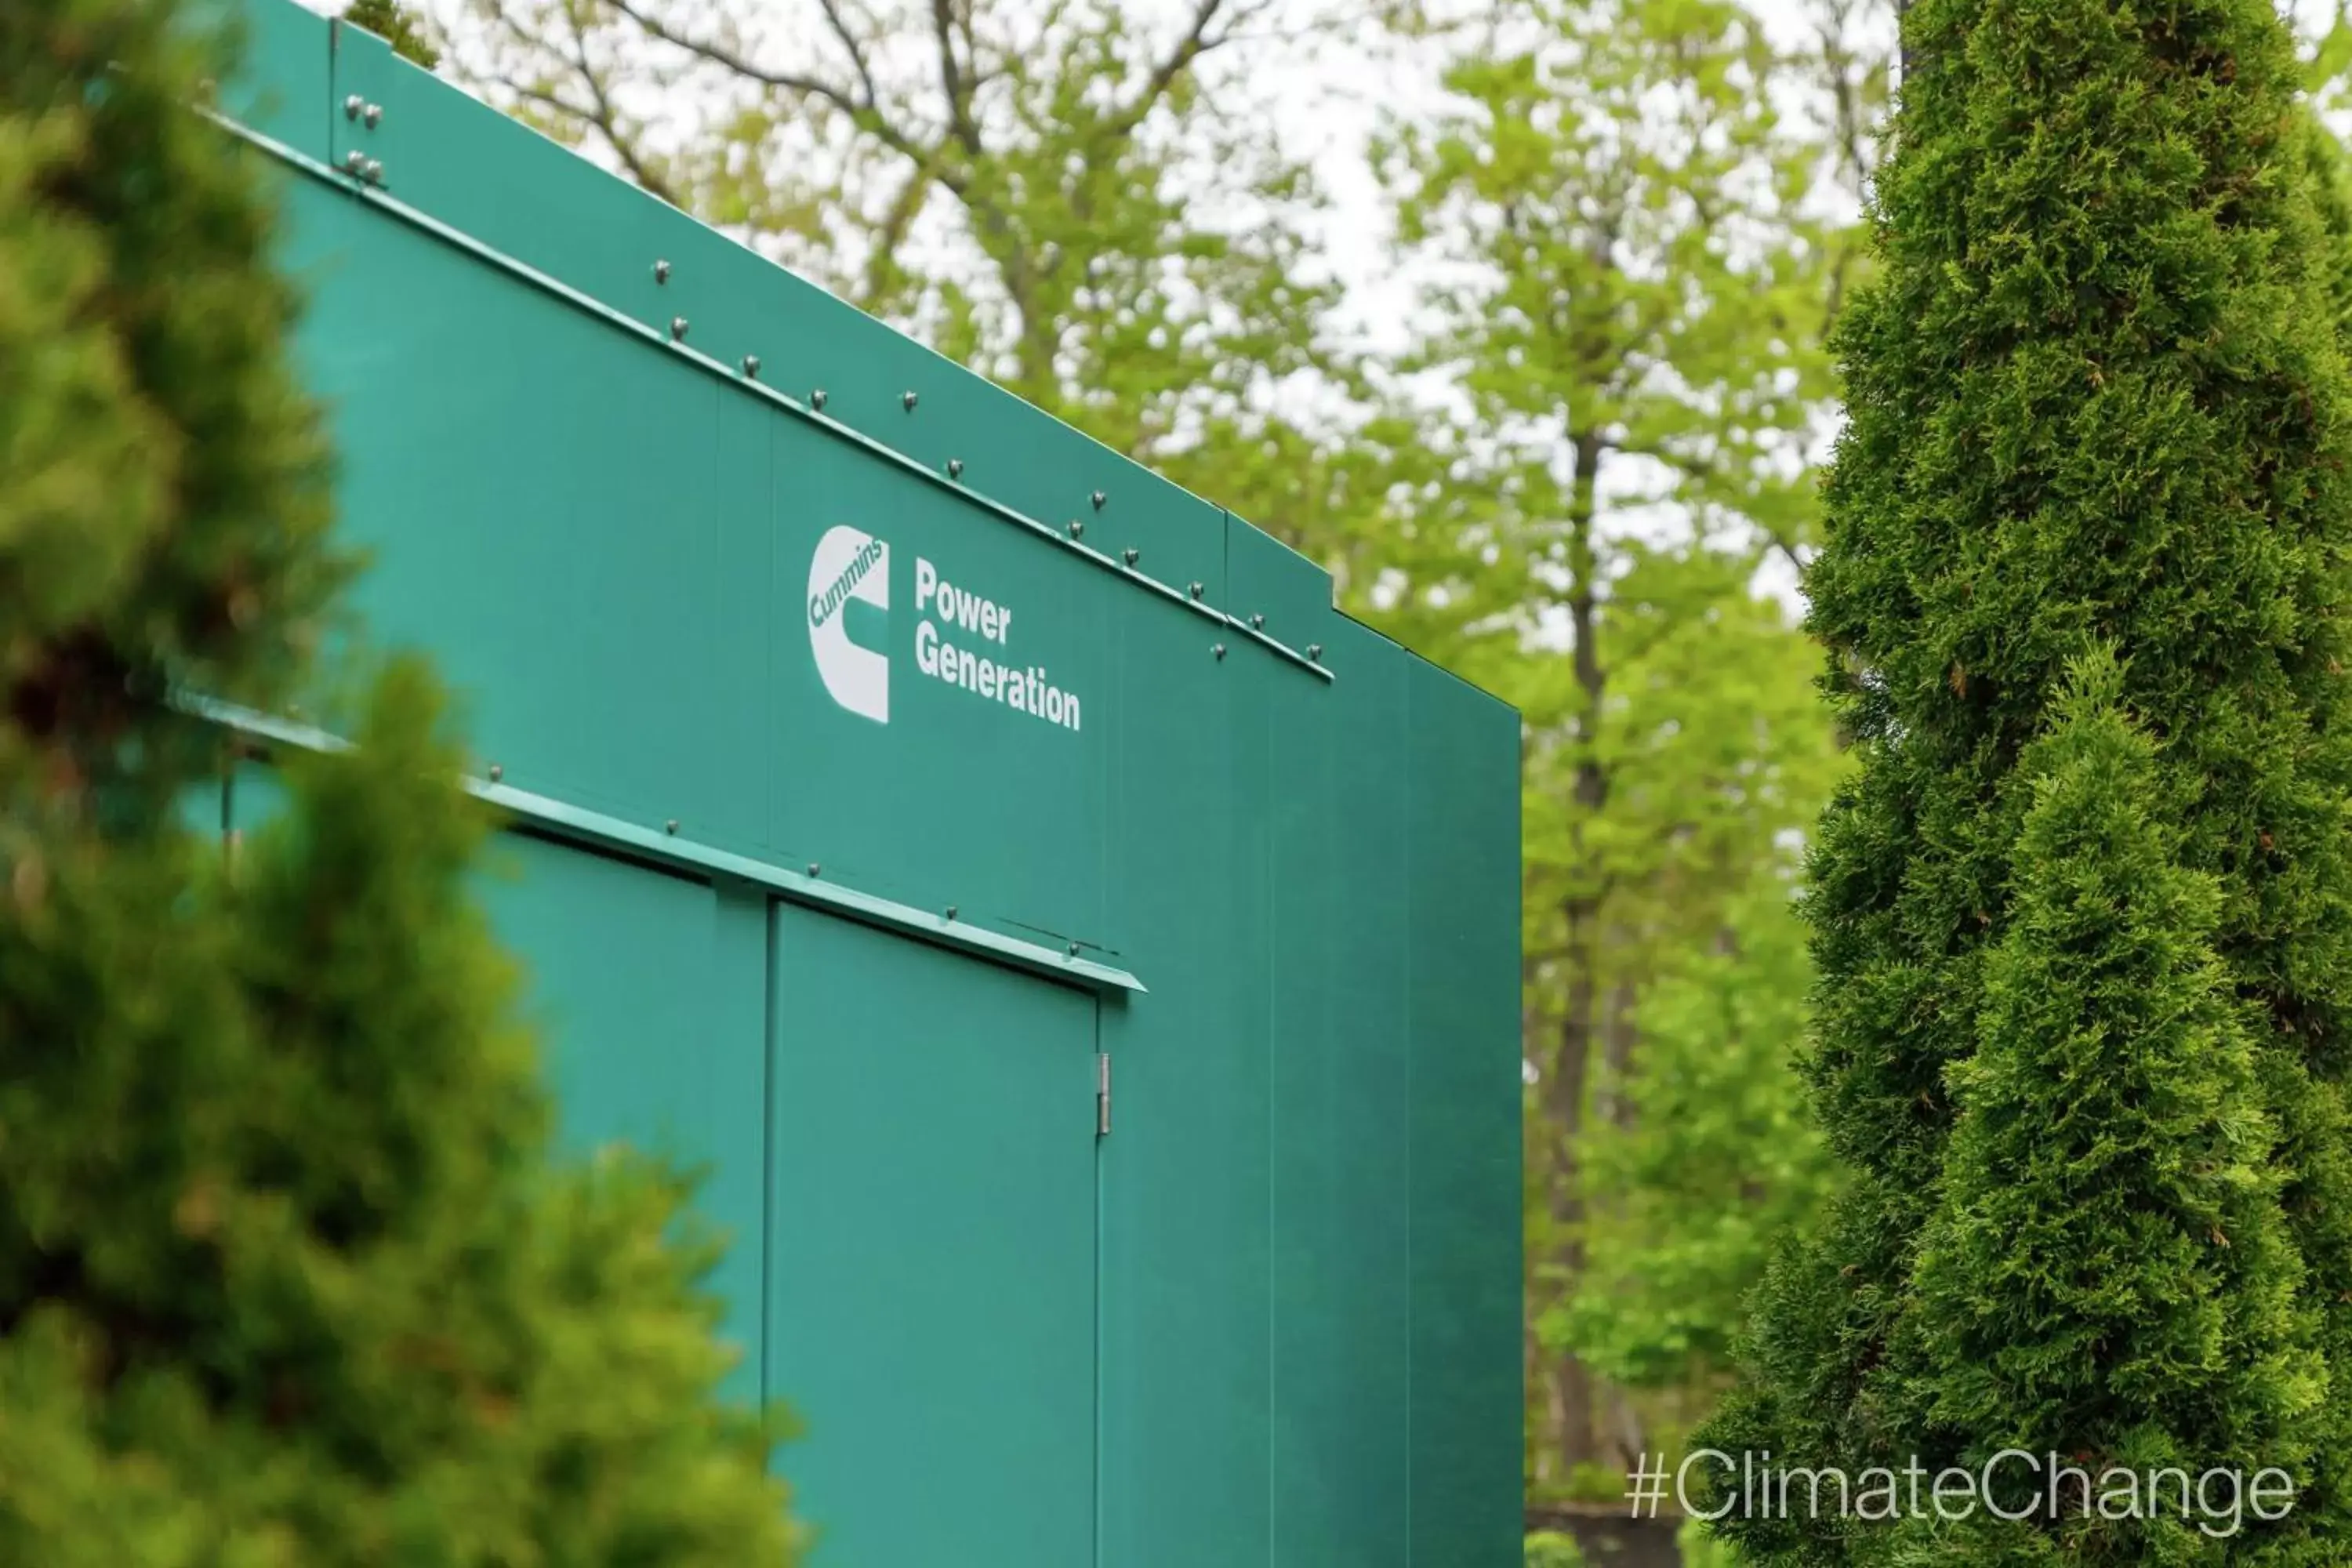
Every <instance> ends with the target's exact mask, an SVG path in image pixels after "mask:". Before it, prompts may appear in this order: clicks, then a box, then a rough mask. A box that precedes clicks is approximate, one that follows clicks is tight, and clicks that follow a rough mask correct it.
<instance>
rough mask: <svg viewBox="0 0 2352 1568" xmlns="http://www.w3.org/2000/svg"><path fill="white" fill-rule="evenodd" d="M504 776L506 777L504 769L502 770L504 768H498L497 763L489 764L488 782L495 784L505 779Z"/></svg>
mask: <svg viewBox="0 0 2352 1568" xmlns="http://www.w3.org/2000/svg"><path fill="white" fill-rule="evenodd" d="M506 776H507V771H506V769H504V768H502V767H500V766H499V764H498V763H491V764H490V782H491V783H492V784H496V783H498V782H499V780H500V779H502V778H504V777H506Z"/></svg>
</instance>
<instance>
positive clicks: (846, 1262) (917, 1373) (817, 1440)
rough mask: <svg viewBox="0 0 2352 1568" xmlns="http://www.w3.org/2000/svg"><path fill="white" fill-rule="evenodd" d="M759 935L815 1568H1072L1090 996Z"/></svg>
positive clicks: (1088, 1186)
mask: <svg viewBox="0 0 2352 1568" xmlns="http://www.w3.org/2000/svg"><path fill="white" fill-rule="evenodd" d="M774 929H775V949H774V966H775V970H774V973H775V989H774V1006H773V1011H772V1017H773V1019H774V1023H773V1029H774V1061H773V1072H772V1083H773V1085H774V1089H773V1100H772V1121H773V1142H772V1157H773V1171H774V1177H773V1180H774V1186H773V1189H772V1197H771V1204H770V1208H771V1213H772V1225H773V1229H772V1251H771V1254H770V1258H771V1265H770V1267H771V1273H770V1303H771V1305H770V1319H769V1322H770V1329H769V1340H768V1349H769V1363H768V1364H769V1368H770V1376H771V1383H770V1389H769V1392H770V1394H771V1395H772V1396H773V1397H776V1398H780V1399H782V1401H784V1403H785V1404H786V1405H789V1406H790V1407H791V1408H792V1410H793V1412H794V1413H795V1415H798V1416H799V1417H800V1420H801V1422H802V1425H803V1430H804V1436H802V1437H801V1438H800V1439H799V1440H797V1441H795V1442H794V1443H793V1444H792V1445H791V1446H790V1447H787V1448H786V1450H785V1451H784V1453H783V1456H782V1469H783V1472H784V1474H785V1476H786V1478H787V1479H789V1480H790V1481H791V1482H792V1484H793V1489H794V1492H795V1497H794V1506H793V1511H794V1512H795V1514H797V1515H798V1516H799V1517H800V1518H802V1519H803V1520H804V1521H807V1522H809V1523H810V1524H811V1525H813V1526H814V1528H815V1529H816V1531H818V1539H817V1542H816V1546H815V1550H814V1556H813V1558H812V1560H811V1561H812V1568H898V1565H901V1564H913V1563H936V1564H942V1565H944V1564H950V1563H952V1564H955V1565H956V1568H1087V1565H1088V1564H1089V1563H1091V1562H1092V1559H1093V1533H1094V1433H1095V1418H1094V1406H1095V1399H1094V1394H1095V1295H1094V1291H1095V1181H1094V1161H1095V1152H1094V1148H1095V1125H1096V1121H1095V1058H1094V1051H1095V1001H1094V999H1093V998H1092V997H1091V996H1089V995H1087V994H1083V993H1079V992H1076V991H1070V990H1065V989H1063V988H1061V987H1058V986H1055V985H1053V984H1049V983H1047V982H1045V981H1041V980H1037V979H1034V978H1032V977H1030V976H1026V975H1023V974H1019V973H1014V972H1013V971H1011V970H1006V969H1000V968H997V967H995V966H993V965H990V964H987V963H982V962H980V961H978V960H976V959H971V958H966V957H963V956H961V955H959V954H956V953H952V952H947V951H945V950H942V949H939V948H934V947H929V946H927V945H924V944H921V943H919V942H910V941H908V940H907V939H905V938H902V937H897V936H891V935H888V934H886V933H883V932H880V931H874V930H872V929H870V928H867V927H864V926H860V925H856V924H853V923H850V922H847V921H840V920H837V919H835V918H833V917H830V916H825V915H820V914H816V913H814V912H812V911H810V910H803V909H798V908H793V907H790V906H780V907H779V908H778V909H777V911H776V920H775V927H774Z"/></svg>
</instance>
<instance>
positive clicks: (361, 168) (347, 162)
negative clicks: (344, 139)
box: [343, 150, 367, 174]
mask: <svg viewBox="0 0 2352 1568" xmlns="http://www.w3.org/2000/svg"><path fill="white" fill-rule="evenodd" d="M343 167H344V168H346V169H349V170H350V171H351V172H352V174H366V173H367V154H366V153H362V152H358V151H356V150H354V151H352V152H350V153H344V154H343Z"/></svg>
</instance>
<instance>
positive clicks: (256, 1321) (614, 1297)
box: [0, 0, 793, 1568]
mask: <svg viewBox="0 0 2352 1568" xmlns="http://www.w3.org/2000/svg"><path fill="white" fill-rule="evenodd" d="M183 23H184V18H181V17H179V16H175V14H174V11H173V7H172V6H171V5H167V4H163V3H159V0H16V3H15V4H11V5H6V6H0V1192H5V1194H6V1201H5V1205H0V1563H26V1564H33V1563H37V1564H40V1565H42V1568H164V1565H173V1568H176V1565H182V1564H185V1565H188V1568H195V1565H197V1564H204V1565H208V1568H209V1565H222V1568H226V1565H232V1564H233V1565H236V1568H278V1565H284V1568H295V1565H298V1564H299V1565H302V1568H311V1565H319V1564H338V1563H349V1564H353V1565H357V1564H370V1565H381V1564H386V1563H404V1564H415V1565H418V1568H424V1565H428V1564H430V1565H436V1568H438V1565H446V1568H458V1565H468V1564H478V1565H482V1568H488V1565H490V1564H499V1565H520V1564H552V1563H641V1564H686V1563H696V1564H701V1563H729V1564H735V1563H748V1564H782V1563H789V1562H790V1561H791V1560H792V1557H793V1538H792V1528H791V1526H790V1524H789V1522H788V1521H787V1519H786V1516H785V1513H784V1510H783V1506H782V1505H783V1499H782V1494H781V1489H780V1487H779V1485H778V1483H776V1482H775V1481H774V1480H773V1479H772V1478H771V1477H770V1476H769V1475H768V1473H767V1469H766V1458H767V1454H768V1447H769V1445H768V1434H767V1432H766V1430H765V1426H764V1423H763V1422H762V1421H761V1419H760V1418H759V1417H757V1416H755V1415H753V1414H751V1413H749V1412H735V1411H731V1410H729V1409H727V1408H725V1407H723V1406H721V1405H719V1404H718V1403H717V1401H716V1398H715V1394H714V1389H715V1388H716V1386H717V1382H718V1379H719V1376H720V1375H721V1373H722V1372H723V1370H724V1367H723V1355H722V1352H721V1351H720V1349H719V1346H718V1344H717V1342H716V1341H715V1340H714V1338H713V1334H712V1329H713V1324H714V1321H715V1315H716V1314H715V1309H714V1307H713V1305H712V1303H711V1302H709V1300H707V1299H706V1298H705V1296H704V1294H703V1293H702V1291H701V1290H700V1289H699V1287H698V1283H697V1276H698V1272H699V1270H700V1268H702V1266H703V1264H704V1263H705V1261H706V1260H707V1258H708V1253H707V1251H706V1250H705V1249H704V1248H702V1247H699V1246H684V1247H673V1246H672V1245H670V1244H668V1243H667V1242H666V1241H665V1239H664V1237H665V1233H666V1232H667V1231H668V1230H669V1229H670V1228H671V1226H672V1225H673V1222H674V1221H675V1220H676V1218H677V1215H678V1212H679V1211H678V1207H677V1205H678V1201H679V1194H678V1193H677V1190H676V1187H675V1184H673V1183H672V1182H671V1181H670V1180H669V1179H668V1178H667V1176H666V1175H664V1174H662V1173H658V1172H656V1171H653V1170H650V1169H645V1168H640V1167H637V1166H635V1165H634V1164H630V1163H608V1164H604V1165H600V1166H598V1167H596V1168H594V1169H593V1170H590V1171H586V1172H565V1171H562V1170H560V1169H557V1168H555V1167H552V1166H551V1164H550V1163H549V1156H548V1150H549V1142H548V1136H547V1130H546V1122H547V1113H546V1110H545V1107H544V1104H543V1102H542V1098H541V1089H540V1087H539V1085H538V1082H537V1079H536V1075H535V1066H534V1061H533V1057H532V1051H531V1045H530V1038H529V1037H528V1035H527V1034H525V1033H524V1032H522V1031H521V1030H520V1029H519V1028H518V1027H517V1026H516V1025H515V1023H514V1022H513V1019H514V1017H515V1015H514V1013H513V1012H512V1010H511V992H510V985H509V976H508V973H507V966H506V963H505V961H504V960H503V959H502V958H501V957H500V956H499V953H498V952H497V950H496V948H495V947H494V946H493V944H492V943H491V942H490V941H489V940H488V935H487V928H486V924H485V921H484V919H483V917H482V916H481V915H480V914H479V913H478V911H477V910H475V908H474V907H473V905H472V903H471V901H470V900H469V898H468V897H467V874H468V873H467V868H468V865H469V862H470V856H471V852H472V849H473V847H474V845H475V843H476V841H477V839H478V837H479V835H480V833H481V832H482V830H483V825H482V824H481V823H480V822H478V821H477V820H476V819H475V818H474V817H473V816H472V815H470V814H469V813H468V812H467V810H466V809H464V808H463V797H462V795H460V794H459V792H458V791H457V788H456V787H455V784H456V774H457V767H458V754H457V748H456V747H455V745H454V744H453V743H452V742H450V740H449V739H448V738H447V737H446V734H445V733H444V730H445V725H444V721H443V720H442V717H441V701H440V699H439V697H438V695H437V694H436V689H435V687H434V685H433V683H432V681H431V679H430V678H429V677H428V676H427V675H426V674H425V672H424V671H422V670H421V669H420V668H415V667H414V666H411V665H405V664H396V665H394V666H391V667H389V668H386V669H385V670H383V672H381V674H380V675H379V676H378V677H377V678H376V679H373V681H372V682H370V683H368V684H367V685H366V686H365V687H364V688H362V691H363V700H361V701H359V702H357V703H356V704H355V705H354V707H353V713H354V715H355V717H354V719H353V723H352V728H353V731H354V732H355V734H356V737H357V739H358V741H359V742H360V743H359V746H358V749H357V750H356V751H355V752H352V753H350V754H346V755H338V756H333V757H328V758H320V759H317V760H314V761H311V762H309V763H301V764H299V765H290V766H289V768H288V770H287V773H286V775H285V776H286V782H287V784H288V786H289V788H288V794H289V805H288V807H287V809H286V811H285V812H284V813H283V814H282V816H281V817H280V818H279V819H278V824H277V826H274V827H272V828H271V829H270V830H268V831H267V832H266V833H264V834H263V835H261V836H260V837H258V838H257V839H256V840H255V841H254V842H252V843H251V844H249V845H248V846H247V847H246V848H245V849H244V850H242V851H241V852H240V853H239V855H238V856H237V858H236V862H235V864H234V867H233V868H231V867H230V866H229V865H228V864H227V863H226V861H225V858H224V856H223V854H222V849H221V844H220V840H219V837H217V826H215V828H214V830H213V832H212V833H210V834H207V833H205V832H202V831H200V830H198V829H197V827H195V826H194V825H193V824H192V823H191V822H190V820H189V816H188V814H187V813H185V812H184V809H183V807H184V804H185V803H186V802H188V801H189V800H191V799H201V798H202V797H203V796H204V795H205V791H206V789H207V786H208V784H209V787H210V790H211V794H212V799H213V802H214V805H213V806H212V808H211V814H212V816H214V817H215V823H216V819H217V816H218V805H217V802H218V798H219V797H218V783H217V770H218V768H219V766H220V761H221V759H220V745H219V742H218V740H217V738H216V737H215V734H214V733H213V732H211V731H208V730H207V729H206V728H205V726H204V725H202V724H200V723H198V722H196V721H194V720H191V719H188V718H185V717H183V716H181V715H180V714H179V713H178V712H177V711H175V710H174V708H173V706H172V705H170V702H169V698H170V697H171V696H172V694H173V693H174V692H175V691H178V690H181V689H194V690H197V691H201V692H204V693H206V694H209V695H212V696H215V697H218V698H223V699H226V700H234V701H240V702H244V703H247V704H252V705H257V706H265V707H266V706H272V705H276V704H278V703H280V702H282V701H284V700H287V699H288V698H289V696H290V695H291V694H293V693H294V692H296V691H297V690H298V689H302V688H303V687H304V685H305V684H306V683H307V682H308V681H310V679H311V677H312V675H313V673H314V672H313V670H312V668H311V666H312V658H313V653H312V649H313V647H314V646H315V645H316V644H317V643H318V641H319V640H320V637H319V630H320V626H321V625H322V624H323V622H324V620H325V618H326V617H327V616H329V615H330V614H331V611H332V607H333V596H334V593H335V591H336V589H337V587H338V586H339V584H340V583H341V580H342V578H343V576H344V575H345V572H344V565H343V563H341V562H340V561H339V560H338V559H336V558H335V557H334V556H333V555H332V554H331V552H330V551H329V548H328V546H327V543H326V533H327V527H328V521H329V514H330V507H329V488H328V487H329V479H330V469H329V467H328V463H327V460H326V456H325V452H324V448H323V446H322V442H321V437H320V423H319V420H318V418H317V416H316V415H315V413H314V411H313V410H312V409H311V407H310V405H308V403H307V402H306V400H305V399H304V397H303V396H302V395H301V394H300V391H299V387H298V385H297V384H296V382H295V380H294V377H293V374H292V371H291V368H290V363H289V355H288V353H287V347H286V342H287V337H288V332H289V326H290V323H291V321H292V320H293V316H294V300H293V298H292V296H291V294H290V293H289V289H288V288H287V287H286V286H285V285H284V284H283V283H282V282H281V281H280V280H279V279H277V278H275V277H273V276H272V275H271V273H270V271H269V270H268V267H267V265H266V261H267V257H268V247H269V245H270V243H271V227H272V219H271V214H270V209H269V207H268V204H267V203H266V201H265V200H264V190H263V187H262V186H261V185H260V184H259V183H258V172H257V169H255V168H254V167H252V166H250V165H249V164H248V163H247V161H246V159H245V158H244V157H243V156H242V155H240V153H239V152H238V150H237V148H236V144H235V143H233V142H231V141H229V140H228V139H227V138H226V137H224V136H222V135H221V134H220V133H219V132H217V131H216V130H215V129H214V128H213V127H211V126H210V125H208V124H207V123H206V122H205V121H203V120H202V119H201V118H200V117H199V116H197V115H195V114H194V113H192V112H190V111H189V110H188V109H187V107H186V105H187V104H188V102H189V101H190V100H193V99H194V97H195V96H196V94H197V91H198V89H199V85H200V83H201V82H202V81H203V80H205V79H207V78H210V79H222V78H224V77H225V76H226V75H227V74H228V73H227V66H228V64H229V63H230V62H229V61H228V60H227V59H226V58H224V57H223V55H222V53H221V51H220V49H219V47H218V45H217V43H216V41H215V40H211V39H208V38H196V37H191V30H190V29H188V28H187V27H185V26H184V25H183Z"/></svg>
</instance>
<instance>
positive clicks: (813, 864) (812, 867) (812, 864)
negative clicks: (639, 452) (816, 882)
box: [809, 860, 817, 877]
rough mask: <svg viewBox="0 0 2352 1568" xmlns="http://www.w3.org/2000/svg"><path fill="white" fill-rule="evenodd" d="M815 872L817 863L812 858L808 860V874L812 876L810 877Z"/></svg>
mask: <svg viewBox="0 0 2352 1568" xmlns="http://www.w3.org/2000/svg"><path fill="white" fill-rule="evenodd" d="M816 873H817V864H816V862H815V861H814V860H812V861H810V862H809V875H810V876H812V877H814V876H815V875H816Z"/></svg>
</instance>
